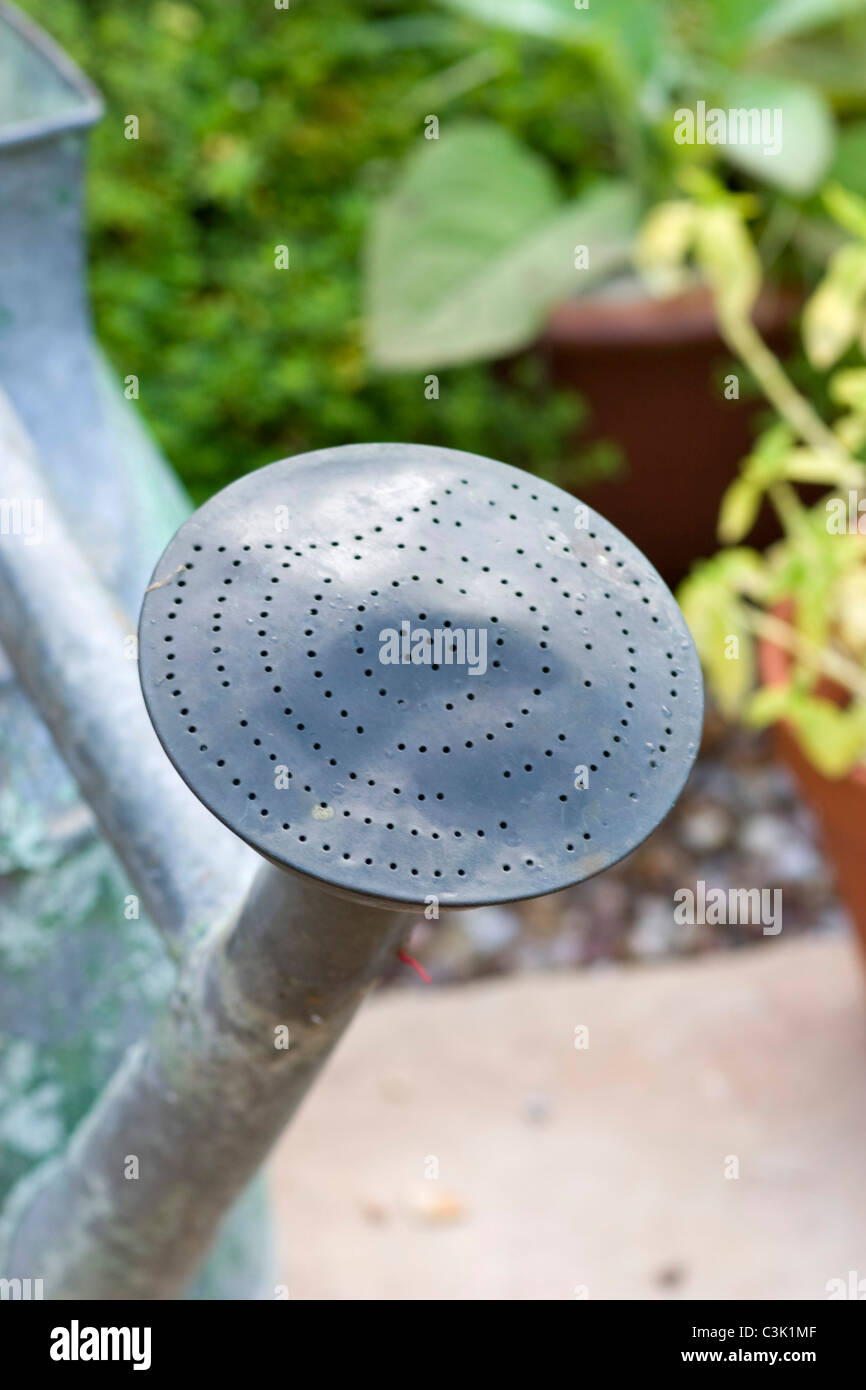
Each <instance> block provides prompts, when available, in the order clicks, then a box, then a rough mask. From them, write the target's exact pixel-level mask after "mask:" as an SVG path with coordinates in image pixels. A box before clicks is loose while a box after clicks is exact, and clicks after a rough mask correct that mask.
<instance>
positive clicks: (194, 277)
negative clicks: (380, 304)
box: [22, 0, 591, 501]
mask: <svg viewBox="0 0 866 1390" xmlns="http://www.w3.org/2000/svg"><path fill="white" fill-rule="evenodd" d="M22 7H23V8H25V9H26V10H28V11H29V12H30V13H31V14H32V15H33V17H34V18H35V19H37V21H40V22H41V21H45V22H47V23H48V24H49V26H50V29H51V32H52V34H53V36H54V37H55V38H56V39H57V41H58V42H59V43H61V44H62V45H63V46H64V47H65V48H67V49H68V51H69V52H70V53H71V54H72V56H73V57H75V58H76V59H77V60H78V61H79V62H80V63H81V64H82V66H83V67H84V68H85V70H86V71H87V72H88V73H89V74H90V76H91V77H92V78H93V80H94V81H95V82H96V83H97V85H98V86H99V87H100V88H101V89H102V91H103V93H104V95H105V97H106V101H107V107H108V110H107V115H106V118H105V119H104V120H103V121H102V122H101V123H100V124H99V125H98V126H97V128H96V130H95V132H94V136H93V141H92V152H91V159H90V177H89V190H88V199H89V233H90V251H91V257H90V260H91V291H92V296H93V302H94V308H95V314H96V321H97V330H98V333H99V336H100V338H101V340H102V342H103V344H104V345H105V347H106V349H107V351H108V353H109V356H110V357H111V359H112V361H113V363H114V366H115V368H116V370H117V372H118V374H119V375H120V376H125V375H127V374H128V373H135V374H136V375H137V376H139V378H140V383H141V400H140V405H141V409H142V411H143V413H144V415H145V417H146V419H147V423H148V425H149V426H150V428H151V429H152V430H153V431H154V433H155V434H156V436H157V438H158V440H159V442H160V444H161V446H162V447H163V449H164V450H165V452H166V453H167V455H168V457H169V458H170V459H171V461H172V463H173V464H174V466H175V467H176V468H177V469H178V470H179V472H180V473H181V475H182V476H183V478H184V481H185V482H186V484H187V486H188V487H189V488H190V490H191V492H192V494H193V496H194V498H195V500H196V501H201V500H203V499H204V498H205V497H207V496H209V495H210V494H211V493H212V492H214V491H215V490H216V489H217V488H219V487H221V486H223V485H224V484H225V483H227V482H229V481H230V480H231V479H232V478H234V477H236V476H238V475H239V474H241V473H243V472H246V471H247V470H249V469H252V468H256V467H259V466H261V465H262V464H265V463H268V462H270V461H271V460H272V459H275V458H279V457H281V456H284V455H287V454H293V453H296V452H299V451H302V450H304V449H310V448H323V447H326V446H328V445H331V444H342V443H346V442H348V441H350V440H373V439H413V440H417V441H419V442H425V443H436V444H442V445H449V446H451V447H456V448H463V449H468V450H478V451H479V452H482V453H486V454H490V455H493V456H497V455H501V456H503V457H505V456H507V457H508V459H509V461H510V462H512V463H516V464H520V465H523V466H525V467H528V468H532V469H537V470H540V471H543V470H544V468H545V467H547V466H548V464H549V460H550V459H551V458H555V457H558V456H560V455H561V454H562V453H563V452H564V451H566V450H567V448H568V447H569V446H567V444H566V437H567V436H569V435H570V433H571V432H573V430H574V428H575V427H576V425H577V423H578V421H579V418H580V404H579V402H578V401H577V400H576V399H575V398H574V396H573V395H570V394H569V393H567V392H565V391H559V392H557V391H552V390H551V389H550V388H549V383H548V382H547V380H546V377H545V373H544V370H543V366H542V364H540V363H538V362H532V361H529V362H524V363H522V364H519V365H517V366H515V368H514V370H513V371H512V372H511V373H510V374H509V375H508V377H507V379H503V378H495V377H494V376H493V374H492V373H491V371H490V370H489V369H488V368H487V367H485V366H473V367H469V368H462V369H460V370H455V371H453V372H450V373H448V374H447V376H445V375H443V377H442V378H441V390H440V398H439V400H438V401H437V404H436V407H435V408H431V406H430V403H429V401H428V400H426V399H425V395H424V391H425V386H424V375H423V374H422V375H419V374H418V373H417V372H415V371H412V372H405V373H399V374H396V375H394V376H389V377H384V376H382V375H380V374H378V373H376V372H374V371H373V370H372V369H371V368H370V366H369V365H368V363H367V362H366V360H365V355H364V351H363V347H362V322H361V290H360V278H359V255H360V247H361V242H362V237H363V232H364V228H365V225H366V221H367V218H368V215H369V210H370V207H371V204H372V201H373V199H374V198H375V197H376V196H377V194H378V193H379V192H380V191H381V190H382V189H383V187H384V186H385V184H386V183H387V182H388V180H389V178H390V176H391V170H392V166H394V164H395V161H397V160H398V159H399V158H400V157H401V156H402V154H403V152H404V150H405V148H406V146H407V144H409V143H410V142H412V141H414V140H417V138H418V136H419V132H420V130H421V129H422V125H421V122H420V118H419V114H418V113H419V111H420V107H419V100H420V102H421V107H423V105H424V101H423V100H422V97H423V94H424V84H425V83H426V82H427V81H428V79H430V78H431V77H432V76H434V75H437V74H438V75H440V80H441V74H442V72H443V70H445V69H448V68H449V66H450V67H451V69H452V72H453V71H454V68H455V66H456V68H457V74H456V76H455V77H453V78H452V81H453V82H454V83H456V84H457V85H458V86H459V82H460V67H459V65H460V64H461V63H466V62H467V61H468V62H469V63H470V73H471V71H472V68H471V63H472V61H473V58H472V55H473V52H474V32H475V31H474V28H473V29H472V32H471V33H470V27H469V26H467V24H466V22H465V21H462V20H461V19H460V18H459V17H456V16H454V15H451V14H447V13H444V12H442V11H441V10H436V9H435V8H433V7H431V5H430V4H429V3H425V0H364V3H360V4H359V3H357V2H356V3H348V0H321V3H317V4H316V5H315V6H313V5H307V4H304V3H303V0H300V2H299V3H293V5H292V8H291V11H288V12H285V13H283V12H275V11H274V9H273V7H271V6H268V5H264V6H263V5H262V4H261V3H259V0H235V3H233V4H231V5H226V4H224V3H223V0H197V3H195V4H184V3H175V0H155V3H153V4H149V5H147V6H144V7H134V8H132V7H130V6H129V5H127V4H125V3H123V0H55V2H54V3H53V4H52V6H51V10H50V14H48V13H47V12H46V8H45V5H44V3H40V0H24V4H23V6H22ZM487 46H488V48H490V49H491V51H492V53H493V55H494V56H493V59H491V60H490V61H491V62H494V61H495V65H496V66H495V71H502V72H510V73H512V74H514V73H515V72H517V70H518V68H519V70H520V80H519V81H514V80H513V79H512V80H511V81H508V82H500V83H498V84H497V83H496V82H492V83H488V84H487V85H486V86H480V87H476V89H475V90H474V91H473V92H472V93H470V94H469V95H468V97H467V98H466V104H467V106H468V109H470V110H474V111H478V112H483V114H484V115H485V116H487V117H489V118H490V119H492V120H495V121H497V122H500V123H502V124H503V125H504V126H506V127H508V128H509V129H510V130H513V131H514V132H515V135H516V136H518V137H520V138H521V139H525V140H527V141H530V142H531V143H533V144H534V145H536V146H539V145H540V147H541V148H542V149H543V150H544V151H545V152H546V153H547V154H548V155H549V157H551V158H556V157H558V156H561V155H562V154H563V151H564V149H565V147H566V144H567V141H566V138H565V131H564V129H563V128H562V127H560V125H559V123H558V120H557V121H554V120H551V119H550V116H551V113H559V112H563V111H566V112H567V111H568V110H569V109H570V107H572V106H573V105H574V104H575V102H577V104H578V106H582V105H584V102H583V99H577V98H575V96H574V93H573V73H572V67H571V63H570V61H569V58H568V55H562V56H560V55H558V54H556V53H551V51H550V49H549V48H548V47H544V48H541V47H539V48H538V50H537V51H533V52H532V53H531V54H529V55H526V57H525V60H524V57H522V56H521V52H520V41H519V40H518V39H517V38H516V37H515V36H509V35H502V36H497V37H496V38H494V39H493V40H490V41H489V42H488V45H487ZM486 61H487V59H485V62H486ZM130 113H131V114H135V115H137V116H138V118H139V122H140V139H139V140H138V141H131V140H126V139H124V135H123V131H124V124H123V123H124V117H125V116H126V115H127V114H130ZM569 124H570V125H573V123H569ZM590 143H591V139H590V134H589V133H588V134H587V137H586V138H585V139H584V140H583V141H582V142H581V147H582V148H583V149H584V151H585V150H586V149H587V148H588V147H589V144H590ZM572 155H573V157H574V158H576V159H579V157H580V150H579V149H578V150H575V151H573V152H572ZM278 245H289V246H290V248H291V269H290V271H289V272H288V273H287V274H286V275H285V279H284V281H282V282H281V281H280V279H279V277H276V285H277V289H276V292H275V275H274V250H275V247H276V246H278Z"/></svg>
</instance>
